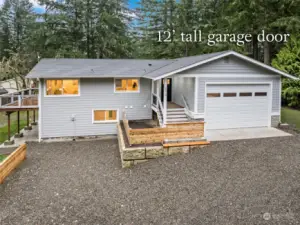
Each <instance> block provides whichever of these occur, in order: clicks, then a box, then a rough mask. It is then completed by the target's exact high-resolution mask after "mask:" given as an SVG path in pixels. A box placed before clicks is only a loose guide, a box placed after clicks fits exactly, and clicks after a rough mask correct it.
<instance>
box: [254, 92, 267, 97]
mask: <svg viewBox="0 0 300 225" xmlns="http://www.w3.org/2000/svg"><path fill="white" fill-rule="evenodd" d="M267 95H268V94H267V92H255V96H267Z"/></svg>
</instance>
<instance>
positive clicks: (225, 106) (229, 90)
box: [205, 84, 271, 129]
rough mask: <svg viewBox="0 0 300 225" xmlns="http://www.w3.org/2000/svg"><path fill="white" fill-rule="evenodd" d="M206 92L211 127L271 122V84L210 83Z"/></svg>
mask: <svg viewBox="0 0 300 225" xmlns="http://www.w3.org/2000/svg"><path fill="white" fill-rule="evenodd" d="M206 93H207V96H206V113H205V114H206V116H205V120H206V122H207V125H206V126H207V129H228V128H243V127H266V126H269V119H270V112H269V109H270V108H269V107H270V102H271V101H270V99H271V98H270V85H268V84H247V85H238V84H231V85H227V84H226V85H221V84H218V85H215V84H208V85H207V87H206Z"/></svg>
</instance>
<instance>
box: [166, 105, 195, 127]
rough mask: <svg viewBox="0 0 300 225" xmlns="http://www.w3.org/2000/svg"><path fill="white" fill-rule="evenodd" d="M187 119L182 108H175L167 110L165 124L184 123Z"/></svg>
mask: <svg viewBox="0 0 300 225" xmlns="http://www.w3.org/2000/svg"><path fill="white" fill-rule="evenodd" d="M188 121H189V118H188V117H187V116H186V114H185V110H184V108H175V109H168V110H167V120H166V122H167V124H174V123H176V124H178V123H186V122H188Z"/></svg>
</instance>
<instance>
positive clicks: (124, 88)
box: [115, 79, 140, 92]
mask: <svg viewBox="0 0 300 225" xmlns="http://www.w3.org/2000/svg"><path fill="white" fill-rule="evenodd" d="M139 89H140V82H139V79H115V91H116V92H139Z"/></svg>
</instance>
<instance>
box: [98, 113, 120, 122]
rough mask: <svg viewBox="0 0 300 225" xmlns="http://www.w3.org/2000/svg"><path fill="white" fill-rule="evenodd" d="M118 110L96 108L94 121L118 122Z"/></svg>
mask: <svg viewBox="0 0 300 225" xmlns="http://www.w3.org/2000/svg"><path fill="white" fill-rule="evenodd" d="M117 114H118V112H117V110H94V111H93V121H94V123H97V122H99V123H101V122H116V121H117Z"/></svg>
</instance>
